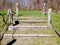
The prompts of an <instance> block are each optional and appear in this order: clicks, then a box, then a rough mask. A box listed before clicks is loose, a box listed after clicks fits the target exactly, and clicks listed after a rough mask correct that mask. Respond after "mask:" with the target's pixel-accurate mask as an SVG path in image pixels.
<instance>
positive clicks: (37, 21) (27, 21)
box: [19, 20, 47, 23]
mask: <svg viewBox="0 0 60 45" xmlns="http://www.w3.org/2000/svg"><path fill="white" fill-rule="evenodd" d="M19 22H20V23H21V22H25V23H46V22H47V20H19Z"/></svg>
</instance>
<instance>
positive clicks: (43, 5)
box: [43, 3, 46, 15]
mask: <svg viewBox="0 0 60 45" xmlns="http://www.w3.org/2000/svg"><path fill="white" fill-rule="evenodd" d="M45 7H46V4H45V3H44V5H43V15H45Z"/></svg>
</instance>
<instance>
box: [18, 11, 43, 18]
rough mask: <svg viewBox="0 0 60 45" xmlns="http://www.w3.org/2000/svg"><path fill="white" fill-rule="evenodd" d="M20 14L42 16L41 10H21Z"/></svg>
mask: <svg viewBox="0 0 60 45" xmlns="http://www.w3.org/2000/svg"><path fill="white" fill-rule="evenodd" d="M19 16H32V17H33V16H38V17H39V16H42V13H41V12H40V11H19Z"/></svg>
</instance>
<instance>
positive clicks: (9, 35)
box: [4, 34, 56, 37]
mask: <svg viewBox="0 0 60 45" xmlns="http://www.w3.org/2000/svg"><path fill="white" fill-rule="evenodd" d="M11 36H12V34H4V37H11ZM13 36H15V37H18V36H20V37H43V36H47V37H49V36H56V35H54V34H14V35H13Z"/></svg>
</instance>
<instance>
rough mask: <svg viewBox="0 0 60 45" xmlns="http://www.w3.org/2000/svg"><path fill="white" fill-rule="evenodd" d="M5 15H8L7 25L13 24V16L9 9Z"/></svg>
mask: <svg viewBox="0 0 60 45" xmlns="http://www.w3.org/2000/svg"><path fill="white" fill-rule="evenodd" d="M7 15H8V23H9V24H13V15H12V11H11V9H8V13H7Z"/></svg>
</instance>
